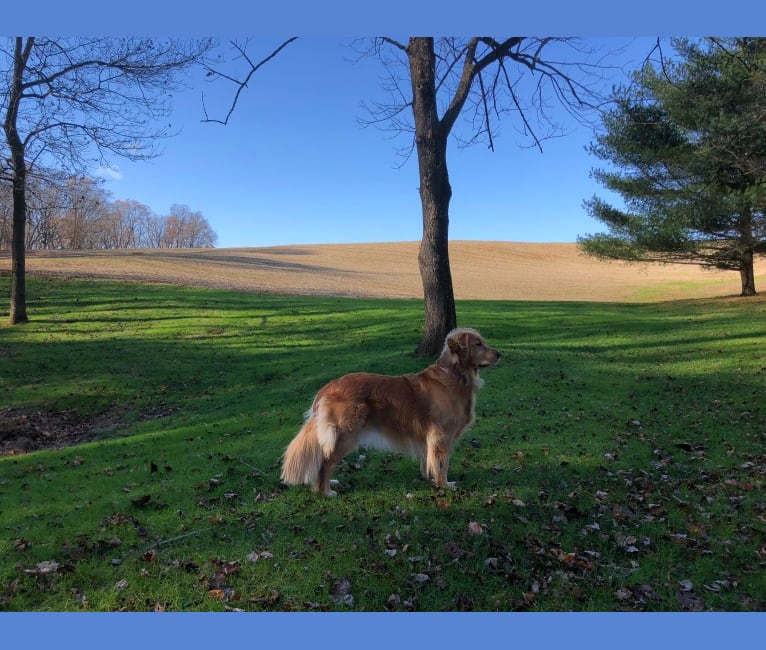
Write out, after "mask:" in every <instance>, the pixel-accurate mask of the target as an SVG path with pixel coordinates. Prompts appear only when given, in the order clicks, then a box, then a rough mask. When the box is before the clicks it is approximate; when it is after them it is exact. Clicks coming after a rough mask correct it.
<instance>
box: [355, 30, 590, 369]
mask: <svg viewBox="0 0 766 650" xmlns="http://www.w3.org/2000/svg"><path fill="white" fill-rule="evenodd" d="M357 50H358V51H359V52H360V53H362V54H364V55H368V56H369V55H372V56H377V57H378V58H380V59H381V61H382V62H383V63H384V65H385V68H386V70H387V73H388V77H387V82H386V84H385V86H384V87H385V89H387V90H388V91H389V93H390V96H391V101H390V102H389V103H387V104H376V105H375V106H373V107H372V108H370V107H368V113H369V115H370V116H371V119H369V120H367V121H366V123H367V124H378V125H382V126H385V127H387V128H392V129H394V130H395V131H397V132H408V133H411V134H412V140H411V146H410V148H409V152H411V151H412V150H414V151H415V152H416V154H417V160H418V172H419V175H420V201H421V209H422V215H423V238H422V240H421V245H420V252H419V255H418V263H419V267H420V275H421V279H422V282H423V295H424V310H425V319H424V320H425V322H424V327H423V336H422V339H421V341H420V345H419V346H418V349H417V352H418V354H421V355H429V356H430V355H434V354H437V353H438V352H439V349H440V348H441V346H442V344H443V341H444V338H445V336H446V335H447V333H448V332H449V330H451V329H452V328H454V327H455V326H456V323H457V315H456V311H455V299H454V292H453V288H452V275H451V270H450V261H449V204H450V199H451V197H452V188H451V185H450V181H449V171H448V166H447V149H448V140H449V136H450V134H451V133H452V132H453V128H454V127H455V124H456V123H457V121H458V118H459V117H460V115H461V114H464V115H465V117H466V118H467V121H468V129H467V136H463V138H462V139H461V140H460V144H461V145H463V146H467V145H470V144H474V143H476V142H485V143H486V144H487V146H488V147H489V148H490V149H494V147H495V139H496V134H497V128H498V123H499V121H500V119H501V118H503V117H505V116H507V115H508V114H511V115H512V116H513V117H515V118H516V119H517V120H518V121H519V123H520V127H521V128H520V131H521V133H522V134H523V135H524V136H525V137H526V138H528V140H529V141H530V142H531V143H532V144H533V145H534V146H536V147H538V148H539V149H540V151H542V142H543V140H544V139H545V138H547V137H551V136H553V135H560V134H561V133H562V131H563V129H562V127H561V125H560V124H559V123H558V122H557V121H556V120H555V118H554V117H553V113H552V112H550V110H551V106H554V105H556V104H560V105H563V107H564V109H566V110H567V111H568V112H569V113H570V114H571V115H572V116H573V117H574V118H576V119H579V120H582V119H583V118H584V116H585V115H586V114H587V112H588V111H589V110H590V109H592V108H593V107H594V106H595V105H596V104H597V103H598V96H597V94H596V91H595V89H596V87H597V83H596V82H597V81H598V82H600V81H601V80H602V71H603V69H604V68H603V64H602V61H600V60H599V59H597V58H596V54H595V53H594V52H592V51H590V50H589V49H587V48H585V47H584V46H583V44H582V43H580V42H579V41H577V40H576V39H566V38H529V37H521V36H518V37H511V38H507V39H504V40H496V39H494V38H488V37H473V38H470V39H467V40H463V39H456V38H441V39H439V40H438V41H435V39H433V38H430V37H413V38H410V39H409V40H408V41H407V43H403V42H399V41H397V40H395V39H392V38H387V37H382V38H376V39H373V40H372V42H371V45H369V46H368V47H367V48H366V49H360V48H359V47H357ZM406 82H409V83H406Z"/></svg>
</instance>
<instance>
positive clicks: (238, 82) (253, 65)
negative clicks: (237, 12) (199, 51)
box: [202, 36, 298, 125]
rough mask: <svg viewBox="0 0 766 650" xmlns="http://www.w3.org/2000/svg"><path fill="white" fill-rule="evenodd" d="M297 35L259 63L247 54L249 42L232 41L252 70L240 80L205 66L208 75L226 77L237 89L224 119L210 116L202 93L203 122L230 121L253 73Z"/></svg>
mask: <svg viewBox="0 0 766 650" xmlns="http://www.w3.org/2000/svg"><path fill="white" fill-rule="evenodd" d="M297 39H298V37H297V36H292V37H291V38H288V39H287V40H286V41H284V42H283V43H282V44H281V45H279V47H277V48H276V49H275V50H274V51H273V52H272V53H271V54H269V55H268V56H267V57H265V58H263V59H261V60H260V61H258V63H253V61H252V60H251V58H250V56H249V55H248V54H247V43H245V44H244V45H240V44H238V43H236V42H235V41H231V45H232V46H233V47H234V48H235V49H236V50H237V51H238V52H239V57H238V58H242V59H244V60H245V61H246V62H247V64H248V65H249V66H250V70H249V71H248V73H247V75H246V76H245V78H244V80H239V79H237V78H236V77H233V76H231V75H227V74H224V73H223V72H221V71H220V70H218V69H215V68H213V67H211V66H207V65H206V66H205V69H206V70H207V71H208V76H214V77H220V78H221V79H226V80H227V81H231V82H232V83H234V84H235V85H236V86H237V91H236V92H235V94H234V99H233V100H232V102H231V106H230V107H229V110H228V112H227V113H226V117H225V118H224V119H222V120H220V119H215V118H211V117H209V116H208V112H207V108H206V106H205V94H204V93H203V94H202V109H203V111H204V114H205V119H204V120H202V121H203V122H214V123H216V124H223V125H226V124H228V123H229V119H230V118H231V116H232V114H233V113H234V110H235V109H236V108H237V103H238V102H239V97H240V95H241V94H242V91H243V90H245V88H247V84H248V83H250V79H251V78H252V77H253V75H254V74H255V73H256V72H257V71H258V70H259V69H260V68H261V67H263V66H264V65H265V64H266V63H268V62H269V61H271V60H272V59H273V58H274V57H275V56H277V54H279V53H280V52H281V51H282V50H283V49H284V48H286V47H287V46H288V45H289V44H290V43H292V42H293V41H295V40H297Z"/></svg>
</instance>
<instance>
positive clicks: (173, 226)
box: [166, 203, 218, 248]
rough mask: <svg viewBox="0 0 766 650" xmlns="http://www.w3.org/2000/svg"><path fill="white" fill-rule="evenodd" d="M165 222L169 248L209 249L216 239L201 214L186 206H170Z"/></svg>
mask: <svg viewBox="0 0 766 650" xmlns="http://www.w3.org/2000/svg"><path fill="white" fill-rule="evenodd" d="M166 222H167V223H166V237H167V240H168V247H169V248H209V247H212V246H215V243H216V241H217V239H218V236H217V235H216V234H215V233H214V232H213V230H212V229H211V228H210V224H209V223H208V222H207V219H205V217H203V216H202V213H201V212H194V211H193V210H192V209H191V208H190V207H189V206H188V205H183V204H178V203H177V204H174V205H172V206H171V207H170V214H169V215H168V216H167V217H166Z"/></svg>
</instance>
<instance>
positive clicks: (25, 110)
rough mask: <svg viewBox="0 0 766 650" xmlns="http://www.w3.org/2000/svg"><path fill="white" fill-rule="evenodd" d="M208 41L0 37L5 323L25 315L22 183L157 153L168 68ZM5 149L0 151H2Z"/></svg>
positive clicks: (173, 70)
mask: <svg viewBox="0 0 766 650" xmlns="http://www.w3.org/2000/svg"><path fill="white" fill-rule="evenodd" d="M212 45H213V43H212V41H210V40H201V41H195V42H186V41H175V40H153V39H147V38H59V39H51V38H35V37H28V38H23V37H16V38H10V39H6V40H5V41H4V42H2V41H0V75H2V78H3V82H1V83H2V85H1V86H0V113H2V116H3V131H4V135H5V138H4V142H3V149H5V150H6V151H5V152H4V154H5V155H3V156H2V157H3V158H4V159H5V158H6V157H7V159H8V160H9V163H8V167H7V169H5V168H3V169H2V170H0V171H2V172H3V177H2V179H0V180H5V181H8V182H10V183H11V185H12V193H13V219H12V221H13V225H12V243H11V260H12V262H11V278H12V279H11V307H10V323H11V324H17V323H24V322H26V321H27V320H28V317H27V309H26V282H25V280H26V273H25V265H26V258H25V241H26V237H25V228H26V220H27V182H28V178H29V176H30V174H34V170H35V169H36V168H37V167H39V166H42V165H47V166H50V167H59V168H63V169H67V170H70V171H72V172H74V173H83V172H85V171H86V169H87V166H88V164H89V163H92V162H100V163H104V162H106V160H107V158H108V157H110V156H113V155H117V156H122V157H124V158H127V159H130V160H141V159H146V158H150V157H152V156H155V155H157V153H158V149H157V144H158V139H159V138H161V137H163V136H166V135H169V133H170V130H169V128H168V125H167V124H161V125H158V120H159V118H163V117H166V116H167V115H168V114H169V110H170V98H171V97H172V95H171V92H172V91H173V90H174V88H176V87H178V85H179V77H178V74H179V72H181V71H182V70H184V69H186V68H188V67H189V66H191V65H193V64H195V63H198V62H200V61H202V60H203V59H204V58H205V56H206V54H207V53H208V52H209V50H210V49H211V47H212ZM6 148H7V149H6Z"/></svg>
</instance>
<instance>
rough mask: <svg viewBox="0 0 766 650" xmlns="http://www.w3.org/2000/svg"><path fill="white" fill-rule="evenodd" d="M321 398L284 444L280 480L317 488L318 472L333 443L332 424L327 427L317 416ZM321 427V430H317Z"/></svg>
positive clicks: (330, 451)
mask: <svg viewBox="0 0 766 650" xmlns="http://www.w3.org/2000/svg"><path fill="white" fill-rule="evenodd" d="M321 411H322V409H321V402H320V403H319V404H317V403H315V404H314V405H313V407H312V408H311V409H310V410H309V411H308V412H307V413H306V415H307V416H308V417H307V419H306V421H305V422H304V423H303V426H302V427H301V430H300V431H299V432H298V434H297V435H296V436H295V438H293V439H292V442H290V444H289V445H288V446H287V449H286V450H285V455H284V457H283V459H282V481H284V482H285V483H287V484H288V485H300V484H302V483H305V484H307V485H310V486H312V488H313V489H314V490H317V489H319V473H320V471H321V469H322V463H323V462H324V459H325V458H327V457H329V456H330V454H332V452H333V449H334V447H335V430H334V427H328V426H327V423H326V422H324V421H323V420H324V418H322V417H321ZM320 429H321V431H320Z"/></svg>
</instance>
